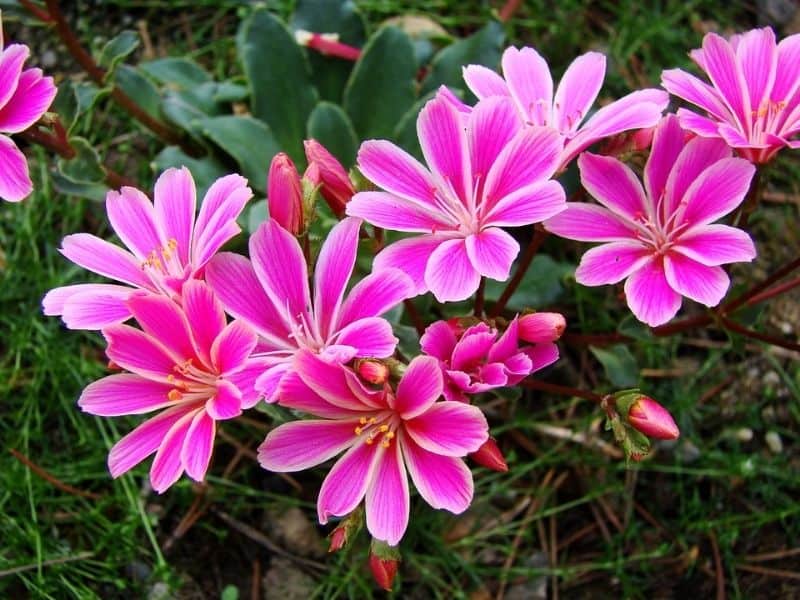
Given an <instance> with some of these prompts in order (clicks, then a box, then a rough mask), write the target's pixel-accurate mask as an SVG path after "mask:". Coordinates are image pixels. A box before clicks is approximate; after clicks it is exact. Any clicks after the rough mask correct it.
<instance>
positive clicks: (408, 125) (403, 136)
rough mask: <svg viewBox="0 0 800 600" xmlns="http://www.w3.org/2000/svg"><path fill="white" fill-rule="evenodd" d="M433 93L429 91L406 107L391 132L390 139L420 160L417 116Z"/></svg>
mask: <svg viewBox="0 0 800 600" xmlns="http://www.w3.org/2000/svg"><path fill="white" fill-rule="evenodd" d="M435 94H436V93H435V92H430V93H429V94H425V96H423V97H422V98H420V99H419V100H417V101H416V102H415V103H414V104H413V105H412V106H411V108H409V109H408V112H406V114H404V115H403V117H402V118H401V119H400V122H399V123H397V127H395V130H394V133H393V134H392V139H393V140H395V141H396V142H397V144H398V145H399V146H400V147H401V148H403V149H404V150H405V151H406V152H409V153H410V154H412V155H413V156H416V157H417V158H418V159H419V160H422V148H421V147H420V145H419V137H418V136H417V117H418V116H419V111H421V110H422V107H423V106H425V104H426V103H427V102H428V100H430V99H431V98H433V97H434V95H435Z"/></svg>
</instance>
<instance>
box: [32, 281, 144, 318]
mask: <svg viewBox="0 0 800 600" xmlns="http://www.w3.org/2000/svg"><path fill="white" fill-rule="evenodd" d="M70 287H73V288H81V289H82V291H77V290H75V291H74V292H73V293H71V294H70V295H69V297H68V298H66V299H65V301H64V306H63V310H62V312H61V318H62V319H63V320H64V324H65V325H66V326H67V327H69V328H70V329H90V330H99V329H102V328H103V327H108V326H109V325H114V324H116V323H123V322H124V321H127V320H128V319H130V318H131V311H130V308H129V307H128V299H129V298H130V297H131V294H134V293H136V291H135V290H133V289H131V288H129V287H124V286H121V285H109V284H103V283H94V284H93V283H88V284H84V285H80V284H79V285H75V286H70ZM53 291H55V290H53ZM46 300H47V297H45V301H46Z"/></svg>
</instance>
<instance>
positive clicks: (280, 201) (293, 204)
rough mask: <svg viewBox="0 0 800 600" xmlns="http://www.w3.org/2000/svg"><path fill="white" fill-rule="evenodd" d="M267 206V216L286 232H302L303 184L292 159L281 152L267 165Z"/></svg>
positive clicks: (295, 233)
mask: <svg viewBox="0 0 800 600" xmlns="http://www.w3.org/2000/svg"><path fill="white" fill-rule="evenodd" d="M267 204H268V207H269V216H270V217H272V218H273V219H275V220H276V221H277V222H278V224H279V225H280V226H281V227H283V228H284V229H285V230H286V231H289V232H291V233H293V234H294V235H297V234H299V233H300V232H301V231H302V230H303V226H304V219H303V184H302V183H301V182H300V174H299V173H298V172H297V168H296V167H295V166H294V163H293V162H292V159H291V158H289V156H288V155H287V154H285V153H283V152H279V153H278V154H276V155H275V156H274V157H273V158H272V162H271V163H270V165H269V176H268V177H267Z"/></svg>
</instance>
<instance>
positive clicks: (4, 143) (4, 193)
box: [0, 135, 33, 202]
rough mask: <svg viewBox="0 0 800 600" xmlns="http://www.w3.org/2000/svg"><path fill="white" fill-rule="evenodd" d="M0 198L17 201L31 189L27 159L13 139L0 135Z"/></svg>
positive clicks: (24, 196) (31, 183)
mask: <svg viewBox="0 0 800 600" xmlns="http://www.w3.org/2000/svg"><path fill="white" fill-rule="evenodd" d="M0 164H1V165H3V168H2V169H0V199H2V200H5V201H7V202H19V201H20V200H23V199H24V198H26V197H27V196H28V195H29V194H30V193H31V192H32V191H33V182H32V181H31V178H30V175H28V161H27V159H26V158H25V155H24V154H23V153H22V151H21V150H20V149H19V148H17V145H16V144H15V143H14V142H13V140H12V139H11V138H9V137H6V136H4V135H0Z"/></svg>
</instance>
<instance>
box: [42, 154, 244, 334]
mask: <svg viewBox="0 0 800 600" xmlns="http://www.w3.org/2000/svg"><path fill="white" fill-rule="evenodd" d="M195 193H196V192H195V186H194V180H193V179H192V174H191V173H190V172H189V170H188V169H186V168H185V167H184V168H182V169H168V170H166V171H165V172H164V173H163V174H162V175H161V176H160V177H159V178H158V181H156V186H155V192H154V194H153V195H154V198H155V201H154V202H153V203H151V202H150V200H149V199H148V198H147V196H145V195H144V194H143V193H142V192H140V191H139V190H137V189H135V188H132V187H123V188H122V189H121V190H120V191H119V192H115V191H111V192H109V193H108V195H107V196H106V212H107V213H108V219H109V221H110V222H111V227H112V228H113V229H114V231H116V233H117V235H118V236H119V238H120V239H121V240H122V242H123V243H124V244H125V245H126V246H127V247H128V249H129V250H124V249H122V248H120V247H118V246H115V245H114V244H111V243H109V242H107V241H105V240H103V239H100V238H99V237H97V236H94V235H91V234H88V233H78V234H75V235H68V236H67V237H65V238H64V240H63V242H62V243H61V253H62V254H63V255H64V256H66V257H67V258H68V259H70V260H71V261H72V262H74V263H76V264H77V265H80V266H81V267H83V268H84V269H88V270H89V271H92V272H93V273H97V274H98V275H103V276H105V277H109V278H111V279H115V280H117V281H120V282H122V283H123V284H125V285H116V284H106V283H86V284H78V285H68V286H64V287H59V288H55V289H53V290H50V291H49V292H48V293H47V295H46V296H45V297H44V299H43V300H42V306H43V307H44V313H45V314H46V315H61V317H62V318H63V319H64V322H65V323H66V325H67V327H69V328H70V329H102V328H103V327H105V326H107V325H110V324H112V323H121V322H123V321H125V320H127V319H128V318H129V317H130V316H131V313H130V309H129V306H128V304H127V303H126V301H127V300H128V298H130V296H131V295H132V294H133V293H135V292H137V290H144V291H146V292H152V293H155V294H163V295H165V296H167V297H170V298H174V299H178V298H180V295H181V290H182V287H183V285H184V283H185V282H186V281H188V280H190V279H198V278H201V277H202V276H203V269H204V267H205V265H206V263H207V262H208V261H209V260H210V259H211V257H212V256H213V255H214V254H215V253H216V252H217V250H219V248H220V247H221V246H222V245H223V244H224V243H225V242H227V241H228V240H229V239H231V238H232V237H233V236H235V235H236V234H237V233H239V232H240V231H241V229H240V227H239V226H238V225H237V224H236V218H237V217H238V216H239V213H240V212H242V209H243V208H244V205H245V203H246V202H247V201H248V200H249V199H250V198H251V197H252V195H253V192H252V191H251V190H250V188H249V187H247V180H246V179H244V178H243V177H240V176H239V175H228V176H226V177H222V178H221V179H218V180H217V181H215V182H214V184H213V185H212V186H211V187H210V188H209V190H208V192H207V193H206V195H205V198H204V199H203V204H202V206H201V207H200V213H199V215H198V216H197V220H196V221H195V204H196V199H195Z"/></svg>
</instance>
